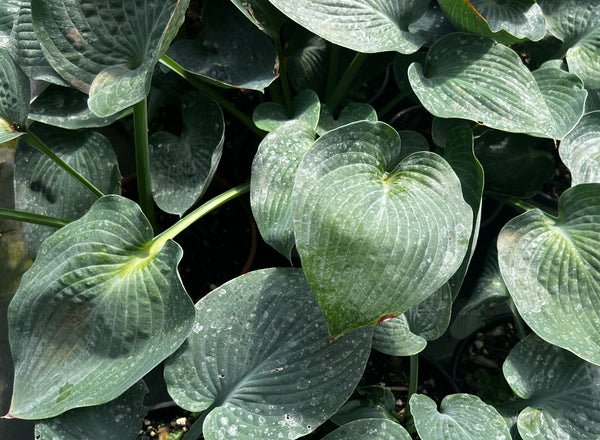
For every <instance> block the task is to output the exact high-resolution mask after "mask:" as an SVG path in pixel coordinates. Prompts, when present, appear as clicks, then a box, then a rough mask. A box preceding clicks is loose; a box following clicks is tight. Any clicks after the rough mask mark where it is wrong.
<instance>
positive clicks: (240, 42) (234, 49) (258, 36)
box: [168, 1, 277, 92]
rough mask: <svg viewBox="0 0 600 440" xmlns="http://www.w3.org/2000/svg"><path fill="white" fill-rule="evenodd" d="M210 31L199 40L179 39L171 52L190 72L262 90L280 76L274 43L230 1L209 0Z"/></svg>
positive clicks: (206, 13)
mask: <svg viewBox="0 0 600 440" xmlns="http://www.w3.org/2000/svg"><path fill="white" fill-rule="evenodd" d="M202 24H203V25H204V28H205V29H206V32H205V33H204V34H202V35H201V36H200V37H199V38H198V39H196V40H178V41H176V42H175V43H173V45H172V46H171V47H170V48H169V51H168V55H169V56H170V57H171V58H172V59H173V60H174V61H176V62H177V63H178V64H179V65H180V66H181V67H183V68H184V69H185V70H187V71H188V72H191V73H194V74H196V75H201V76H203V77H205V78H207V79H209V80H210V81H215V82H217V83H218V84H219V85H227V86H232V87H239V88H243V89H253V90H259V91H261V92H263V91H264V89H265V88H266V87H267V86H268V85H269V84H271V82H272V81H273V80H274V79H275V78H276V77H277V75H276V72H275V63H276V58H277V53H276V52H275V48H274V47H273V43H271V40H270V39H269V37H267V36H266V35H265V34H264V33H262V32H261V31H260V30H258V29H256V27H255V26H253V25H252V23H250V22H249V21H248V20H247V19H246V18H245V17H244V16H243V15H242V14H241V13H240V12H239V11H238V10H237V9H236V8H235V6H234V5H232V4H231V2H230V1H216V2H215V1H213V2H207V3H206V5H205V6H204V9H203V12H202Z"/></svg>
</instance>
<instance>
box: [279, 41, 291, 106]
mask: <svg viewBox="0 0 600 440" xmlns="http://www.w3.org/2000/svg"><path fill="white" fill-rule="evenodd" d="M275 50H276V51H277V59H278V60H279V81H280V82H281V90H282V91H283V100H284V102H285V108H286V110H287V112H288V114H289V116H290V117H292V116H294V104H293V103H292V92H291V89H290V83H289V81H288V76H287V61H286V59H285V57H284V56H283V47H282V46H281V38H279V37H277V38H275Z"/></svg>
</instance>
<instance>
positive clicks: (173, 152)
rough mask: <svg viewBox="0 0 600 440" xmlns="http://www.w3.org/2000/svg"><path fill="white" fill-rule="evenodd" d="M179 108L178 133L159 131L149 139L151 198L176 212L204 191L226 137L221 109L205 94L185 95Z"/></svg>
mask: <svg viewBox="0 0 600 440" xmlns="http://www.w3.org/2000/svg"><path fill="white" fill-rule="evenodd" d="M181 112H182V117H183V130H182V132H181V136H175V135H173V134H171V133H167V132H164V131H160V132H157V133H154V134H152V136H150V139H149V143H150V171H151V174H152V195H153V197H154V201H155V202H156V204H157V205H158V207H159V208H160V209H162V210H163V211H166V212H170V213H172V214H179V215H182V214H183V213H184V212H185V211H187V210H188V209H189V208H190V207H191V206H192V205H193V204H194V203H195V202H196V200H198V198H199V197H200V196H202V194H204V191H206V188H207V187H208V184H209V183H210V182H211V181H212V178H213V176H214V174H215V172H216V171H217V166H218V165H219V160H220V159H221V153H222V152H223V143H224V141H225V122H224V119H223V112H222V111H221V107H219V105H218V104H217V103H216V102H214V101H213V100H212V99H211V98H209V97H208V96H205V95H202V94H201V93H198V92H192V93H188V94H186V95H184V96H183V98H182V100H181Z"/></svg>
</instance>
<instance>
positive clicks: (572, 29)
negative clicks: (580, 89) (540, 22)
mask: <svg viewBox="0 0 600 440" xmlns="http://www.w3.org/2000/svg"><path fill="white" fill-rule="evenodd" d="M540 6H541V7H542V10H543V11H544V15H545V17H546V21H547V23H548V30H549V31H550V33H552V35H554V36H555V37H557V38H558V39H559V40H561V41H562V42H563V47H562V50H561V53H562V54H566V57H567V63H568V64H569V71H571V72H573V73H575V74H576V75H578V76H579V77H580V78H581V79H582V80H583V82H584V83H585V87H586V88H588V89H597V88H600V73H599V72H600V1H598V0H586V1H574V0H560V1H559V0H544V1H540Z"/></svg>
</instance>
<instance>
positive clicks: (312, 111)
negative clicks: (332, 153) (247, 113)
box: [252, 90, 321, 131]
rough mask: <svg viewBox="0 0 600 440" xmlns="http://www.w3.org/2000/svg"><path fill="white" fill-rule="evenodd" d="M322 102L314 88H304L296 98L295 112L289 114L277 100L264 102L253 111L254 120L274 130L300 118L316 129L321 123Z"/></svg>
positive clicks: (257, 123) (267, 128) (261, 126)
mask: <svg viewBox="0 0 600 440" xmlns="http://www.w3.org/2000/svg"><path fill="white" fill-rule="evenodd" d="M320 109H321V102H320V101H319V97H318V96H317V94H316V93H315V92H313V91H312V90H303V91H301V92H300V93H298V96H296V98H295V99H294V114H293V115H291V116H290V115H289V114H288V112H287V111H286V109H284V108H283V107H282V106H281V105H279V104H277V103H275V102H271V101H268V102H263V103H262V104H259V105H258V106H257V107H256V108H255V109H254V112H253V113H252V122H254V124H255V125H256V126H257V127H258V128H260V129H261V130H265V131H273V130H275V129H276V128H277V127H279V126H281V125H283V124H285V123H286V122H288V121H293V120H299V121H302V122H304V123H306V124H308V126H309V127H311V129H312V130H313V131H314V130H316V128H317V124H318V123H319V111H320Z"/></svg>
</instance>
